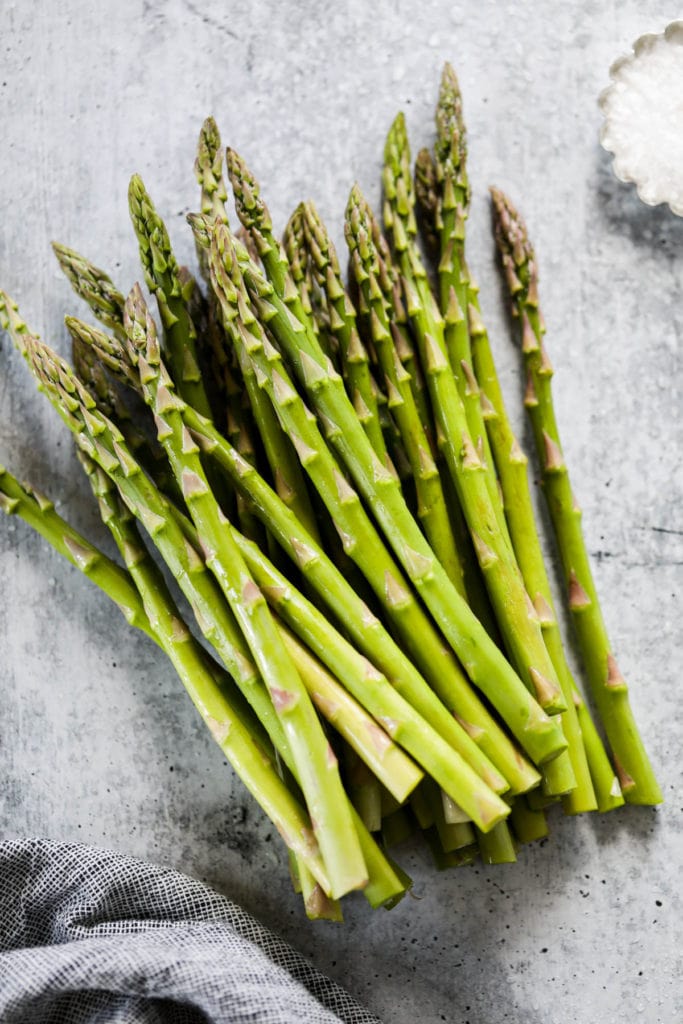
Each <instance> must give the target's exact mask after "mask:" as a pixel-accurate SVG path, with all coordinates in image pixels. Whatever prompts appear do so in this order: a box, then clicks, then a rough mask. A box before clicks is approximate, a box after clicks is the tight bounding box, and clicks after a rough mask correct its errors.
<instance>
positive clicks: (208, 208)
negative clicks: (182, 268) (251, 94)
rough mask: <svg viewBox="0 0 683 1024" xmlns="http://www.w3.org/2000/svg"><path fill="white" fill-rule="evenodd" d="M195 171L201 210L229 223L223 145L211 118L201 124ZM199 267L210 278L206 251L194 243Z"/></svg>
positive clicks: (206, 279)
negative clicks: (226, 207) (226, 206)
mask: <svg viewBox="0 0 683 1024" xmlns="http://www.w3.org/2000/svg"><path fill="white" fill-rule="evenodd" d="M194 173H195V177H196V179H197V184H198V185H199V188H200V202H201V211H202V213H203V214H204V216H205V217H208V218H209V219H210V220H212V221H213V220H219V221H223V222H224V223H225V224H227V223H228V217H227V214H226V212H225V204H226V202H227V199H228V193H227V189H226V187H225V182H224V180H223V146H222V144H221V136H220V132H219V131H218V125H217V124H216V122H215V121H214V119H213V118H212V117H207V118H206V120H205V121H204V123H203V124H202V127H201V131H200V132H199V141H198V143H197V156H196V158H195V162H194ZM197 259H198V260H199V268H200V270H201V272H202V276H203V278H204V280H205V281H208V279H209V265H208V261H207V258H206V252H205V250H204V249H203V248H202V247H201V246H200V245H198V246H197Z"/></svg>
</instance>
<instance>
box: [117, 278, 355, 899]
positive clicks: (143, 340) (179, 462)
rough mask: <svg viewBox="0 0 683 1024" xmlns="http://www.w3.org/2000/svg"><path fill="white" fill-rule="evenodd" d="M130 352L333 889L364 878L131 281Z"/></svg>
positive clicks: (269, 623) (324, 761)
mask: <svg viewBox="0 0 683 1024" xmlns="http://www.w3.org/2000/svg"><path fill="white" fill-rule="evenodd" d="M124 325H125V328H126V335H127V338H128V353H129V356H130V358H131V361H132V362H135V361H137V368H138V371H139V373H140V382H141V384H142V392H143V397H144V398H145V400H146V402H147V403H148V404H149V406H150V408H152V409H153V411H154V417H155V422H156V425H157V434H158V437H159V440H160V441H161V444H162V445H163V447H164V449H165V451H166V454H167V455H168V459H169V462H170V463H171V467H172V468H173V471H174V473H175V476H176V479H177V481H178V483H179V484H180V487H181V490H182V492H183V496H184V498H185V502H186V504H187V507H188V509H189V511H190V515H191V516H192V519H193V521H194V525H195V527H196V529H197V532H198V534H199V539H200V543H201V546H202V549H203V552H204V557H205V560H206V564H207V565H208V567H209V568H210V570H211V572H212V573H213V574H214V576H215V577H216V579H217V581H218V584H219V586H220V588H221V590H222V592H223V594H224V596H225V598H226V600H227V601H228V604H229V605H230V608H231V610H232V612H233V615H234V616H235V618H236V620H237V622H238V624H239V627H240V629H241V631H242V633H243V634H244V637H245V639H246V641H247V644H248V645H249V650H250V651H251V655H252V657H253V659H254V661H255V663H256V665H257V666H258V669H259V672H260V674H261V677H262V678H263V680H264V681H265V683H266V685H267V686H268V691H269V693H270V696H271V699H272V701H273V706H274V708H275V711H276V713H277V715H278V717H279V719H280V721H281V723H282V726H283V728H284V731H285V734H286V736H287V740H288V742H289V746H290V748H291V751H292V757H293V759H294V763H295V765H296V769H297V778H298V780H299V783H300V785H301V787H302V790H303V793H304V796H305V798H306V803H307V805H308V807H309V809H310V812H311V817H312V820H313V821H314V823H315V825H314V827H315V829H316V835H317V837H318V842H319V844H320V848H321V851H322V855H323V859H324V861H325V864H326V865H327V867H328V871H329V874H330V882H331V884H332V895H333V896H335V897H338V896H341V895H343V894H344V893H345V892H348V891H349V890H350V889H354V888H360V887H362V886H363V885H364V884H365V883H366V882H367V874H366V870H365V865H364V862H363V857H362V853H361V850H360V846H359V843H358V839H357V837H356V834H355V831H354V827H353V824H352V821H351V817H350V814H349V811H348V804H347V803H346V801H345V799H344V793H343V789H342V785H341V780H340V777H339V772H338V766H337V761H336V758H335V757H334V754H333V753H332V751H331V748H330V746H329V743H328V742H327V740H326V738H325V735H324V733H323V731H322V728H321V726H320V722H319V720H318V718H317V715H316V713H315V710H314V708H313V705H312V703H311V701H310V698H309V696H308V694H307V692H306V689H305V687H304V685H303V683H302V682H301V678H300V676H299V674H298V672H297V670H296V668H295V667H294V664H293V662H292V660H291V657H290V655H289V654H288V652H287V650H286V648H285V646H284V644H283V643H282V640H281V638H280V636H279V635H278V632H277V628H276V626H275V623H274V621H273V619H272V617H271V614H270V611H269V609H268V606H267V604H266V601H265V598H264V597H263V594H262V593H261V591H260V590H259V588H258V586H257V585H256V583H255V582H254V580H253V578H252V577H251V575H250V573H249V570H248V569H247V567H246V565H245V563H244V560H243V559H242V557H241V555H240V553H239V550H238V548H237V546H236V544H235V543H234V540H233V539H232V535H231V533H230V531H229V530H226V529H225V519H224V517H223V516H222V514H221V511H220V508H219V506H218V503H217V502H216V499H215V498H214V496H213V494H212V492H211V488H210V486H209V483H208V480H207V478H206V474H205V473H204V469H203V467H202V463H201V460H200V458H199V448H198V447H197V445H196V443H195V442H194V441H193V440H192V438H191V436H190V434H189V431H188V430H187V427H186V426H185V425H184V423H183V419H182V416H181V413H180V407H181V406H182V405H183V403H182V401H180V400H179V399H177V398H176V396H175V393H174V386H173V382H172V381H171V379H170V378H169V377H168V375H167V374H166V373H165V372H164V370H163V366H162V364H161V354H160V349H159V343H158V340H157V336H156V327H155V324H154V321H153V320H152V318H151V317H150V315H149V312H148V310H147V307H146V305H145V302H144V299H143V297H142V292H141V291H140V289H139V287H138V286H136V287H135V288H134V289H133V291H132V292H131V294H130V295H129V297H128V299H127V300H126V309H125V316H124Z"/></svg>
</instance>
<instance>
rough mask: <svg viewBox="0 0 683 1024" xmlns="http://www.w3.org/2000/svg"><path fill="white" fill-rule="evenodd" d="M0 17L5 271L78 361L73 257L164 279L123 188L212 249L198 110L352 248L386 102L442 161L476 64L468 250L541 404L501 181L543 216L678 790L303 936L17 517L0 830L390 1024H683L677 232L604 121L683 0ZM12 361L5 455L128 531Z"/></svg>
mask: <svg viewBox="0 0 683 1024" xmlns="http://www.w3.org/2000/svg"><path fill="white" fill-rule="evenodd" d="M2 13H3V18H2V21H3V31H2V35H1V37H0V50H1V52H2V61H1V65H0V97H1V100H0V102H1V104H2V147H1V148H0V196H1V202H2V220H1V228H0V281H1V284H2V286H3V287H4V288H6V289H7V290H8V291H9V292H10V293H11V294H13V295H14V296H16V298H17V299H18V300H19V301H20V302H21V305H22V308H23V310H24V312H25V315H26V317H27V319H29V320H30V322H31V323H32V324H33V325H35V327H36V328H37V329H38V330H39V331H40V332H41V333H42V334H43V335H44V336H46V337H48V338H50V339H51V340H52V341H53V342H54V343H55V344H56V345H57V346H61V347H62V348H64V347H65V338H64V330H63V328H62V326H61V317H62V314H63V313H64V311H66V310H71V311H74V310H75V309H77V308H78V303H77V302H76V301H75V300H74V299H73V298H72V297H71V294H70V291H69V288H68V286H67V285H66V283H65V282H64V281H63V280H62V279H61V278H60V276H59V274H58V271H57V269H56V266H55V264H54V262H53V260H52V258H51V253H50V251H49V248H48V243H49V240H50V239H52V238H57V239H59V240H62V241H64V242H66V243H68V244H71V245H73V246H75V247H76V248H78V249H81V250H82V251H84V252H85V253H87V254H89V255H90V257H91V258H93V259H94V260H95V261H96V262H98V263H100V264H101V265H104V266H106V267H108V268H110V269H111V270H112V272H113V273H114V274H115V276H116V278H117V279H118V280H119V281H120V282H121V283H122V286H124V287H128V286H129V285H130V284H131V283H132V282H133V281H134V280H135V278H136V276H137V275H138V274H139V271H138V269H137V266H136V247H135V243H134V239H133V236H132V232H131V230H130V227H129V224H128V219H127V212H126V188H127V183H128V178H129V176H130V174H131V173H132V172H133V171H139V172H140V173H141V174H142V175H143V177H144V178H145V180H146V182H147V184H148V186H149V188H150V190H151V192H152V194H153V195H154V197H155V199H156V201H157V203H158V206H159V208H160V210H161V211H163V213H164V215H165V216H166V217H167V220H168V224H169V227H170V229H171V232H172V235H173V239H174V242H175V243H176V244H177V248H178V250H179V252H180V254H181V255H182V256H183V257H184V258H186V259H188V260H192V258H193V255H192V245H191V240H190V237H189V233H188V230H187V228H186V226H185V223H184V215H185V213H186V212H187V211H188V210H189V209H192V208H193V207H194V206H195V204H196V189H195V184H194V180H193V177H192V171H191V165H192V159H193V148H194V145H195V139H196V135H197V132H198V129H199V126H200V123H201V119H202V118H203V117H204V116H205V115H206V114H207V113H209V112H211V113H213V114H214V115H215V116H216V117H217V119H218V120H219V122H220V125H221V129H222V132H223V135H224V138H225V140H227V141H229V142H230V143H231V144H233V145H235V146H236V148H238V149H240V150H241V151H243V152H244V154H245V155H246V156H247V158H248V159H249V160H250V162H251V163H252V165H253V167H254V169H255V170H256V172H257V173H258V174H259V175H260V177H261V179H262V182H263V185H264V188H265V190H266V194H267V196H268V198H269V200H270V202H271V207H272V211H273V214H274V216H275V218H276V222H277V224H278V225H280V226H282V225H283V224H284V220H285V217H286V215H287V213H288V211H289V209H290V208H291V207H292V206H293V204H294V203H295V202H296V201H298V200H299V199H300V198H302V197H304V196H309V195H310V196H312V197H314V198H315V199H316V200H317V202H318V204H319V206H320V208H321V210H322V213H323V215H324V216H325V217H326V218H327V219H329V220H330V221H331V223H333V224H334V225H336V228H337V236H338V237H341V232H340V224H341V215H342V211H343V207H344V203H345V198H346V195H347V192H348V189H349V187H350V185H351V183H352V181H353V180H354V179H358V180H359V181H360V182H361V184H362V185H363V186H364V188H366V189H367V191H368V192H369V194H370V196H371V198H373V199H376V198H377V196H378V193H379V161H380V154H381V146H382V140H383V136H384V133H385V131H386V129H387V127H388V125H389V123H390V120H391V118H392V116H393V114H394V113H395V111H396V110H397V109H398V108H399V107H402V108H404V109H405V111H406V113H407V117H408V123H409V127H410V131H411V135H412V139H413V143H414V146H415V148H416V149H417V147H418V145H423V144H427V143H429V142H430V140H431V137H432V110H433V104H434V100H435V95H436V90H437V84H438V76H439V72H440V68H441V64H442V62H443V60H444V59H450V60H451V61H453V62H454V63H455V65H456V67H457V69H458V72H459V75H460V78H461V84H462V88H463V92H464V98H465V104H466V114H467V120H468V123H469V129H470V153H471V156H470V167H471V178H472V182H473V185H474V190H475V193H474V202H473V211H472V218H471V262H472V265H473V267H474V268H475V270H476V273H477V274H478V275H479V277H480V279H481V285H482V301H483V306H484V309H485V312H486V315H487V318H488V320H489V323H490V325H491V328H492V331H493V335H494V339H495V345H496V355H497V358H498V361H499V364H500V369H501V374H502V377H503V382H504V386H505V390H506V394H507V396H508V399H509V402H510V404H511V406H512V407H513V408H514V409H515V410H519V406H520V402H519V397H520V376H519V366H518V359H517V354H516V352H515V351H514V349H513V346H512V345H511V344H510V342H509V340H508V338H507V335H506V330H505V318H504V316H503V306H502V298H501V293H500V290H499V284H498V280H497V276H496V273H495V270H494V262H493V252H492V243H491V238H490V232H489V219H488V210H487V202H486V195H485V188H486V186H487V185H488V184H489V183H492V182H496V183H498V184H500V185H502V186H503V187H506V188H507V189H509V190H510V192H511V194H512V195H513V196H514V197H516V198H517V199H518V201H519V203H520V205H521V206H522V207H523V210H524V212H525V214H526V217H527V220H528V223H529V225H530V228H531V230H532V232H533V236H534V238H535V239H536V242H537V247H538V251H539V256H540V262H541V271H542V286H543V298H544V304H545V309H546V315H547V320H548V324H549V346H550V350H551V354H552V359H553V362H554V364H555V367H556V371H557V376H556V389H557V396H558V412H559V417H560V422H561V427H562V431H563V437H564V438H565V448H566V451H567V456H568V460H569V464H570V466H571V467H572V472H573V474H574V477H575V485H576V490H577V493H578V495H579V496H580V500H581V503H582V505H583V507H584V510H585V525H586V531H587V535H588V542H589V546H590V550H591V551H592V552H593V553H594V563H595V571H596V576H597V583H598V587H599V590H600V592H601V593H602V594H603V595H604V604H605V612H606V616H607V619H608V625H609V628H610V630H611V634H612V636H613V640H614V645H615V648H616V650H617V651H618V654H619V660H620V664H621V666H622V669H623V670H624V672H625V674H626V675H627V677H628V678H629V679H630V680H631V683H632V698H633V704H634V706H635V709H636V712H637V715H638V719H639V721H640V723H641V724H642V731H643V733H644V735H645V737H646V739H647V742H648V744H649V747H650V750H651V752H652V756H653V759H654V762H655V764H656V767H657V770H658V772H659V775H660V778H661V780H662V783H663V786H664V791H665V794H666V803H665V805H664V806H663V807H662V808H661V809H659V810H657V811H653V810H650V809H629V810H627V811H625V812H624V813H620V814H615V815H613V816H610V817H607V818H602V819H597V818H593V819H591V820H567V819H564V820H562V819H561V818H558V817H554V818H553V822H552V831H553V834H552V838H551V840H550V841H549V842H547V843H545V844H543V846H541V847H536V848H532V849H525V850H524V851H523V852H522V854H521V856H520V858H519V863H518V864H517V865H516V866H509V867H502V868H498V869H490V870H485V869H483V868H478V869H475V870H462V871H457V872H453V873H450V874H449V873H447V874H441V875H439V874H436V873H435V872H434V871H433V869H432V867H431V866H430V864H429V863H428V861H427V858H426V857H425V855H424V854H423V853H422V852H421V851H419V850H417V849H409V850H408V851H406V854H405V857H404V861H405V866H406V867H407V869H408V870H409V871H410V872H411V873H412V874H413V876H414V878H415V898H408V899H406V900H405V901H404V902H403V903H402V904H401V906H400V907H398V908H397V909H396V910H394V911H393V912H392V913H390V914H387V913H384V912H382V913H370V912H369V911H368V910H367V909H366V907H365V905H364V903H363V901H362V900H361V899H354V900H351V901H350V903H349V907H348V910H347V922H346V924H345V925H344V926H343V927H334V926H326V925H310V924H308V923H306V921H305V919H304V918H303V915H302V912H301V909H300V907H299V904H298V902H297V900H296V899H295V898H294V896H293V895H292V893H291V891H290V887H289V884H288V878H287V868H286V861H285V858H284V857H283V854H282V849H281V846H280V844H279V841H278V839H277V837H275V836H273V834H272V831H271V830H270V829H269V828H268V826H267V825H266V824H264V822H263V820H262V818H261V815H260V813H259V812H258V809H257V808H256V807H255V806H254V805H253V804H252V803H251V802H250V801H249V800H248V799H247V798H246V797H245V796H244V794H243V792H242V791H241V789H240V787H239V786H238V785H236V784H234V783H233V780H232V778H231V774H230V771H229V770H228V769H227V768H226V767H225V766H224V764H223V762H222V759H221V756H220V753H219V752H218V751H217V748H215V747H214V746H213V745H212V743H211V742H210V740H209V738H208V736H207V735H206V734H205V733H204V731H203V730H202V728H201V727H200V724H199V723H198V721H197V719H196V717H195V715H194V713H193V711H192V708H191V707H190V705H189V702H188V700H187V699H186V698H185V696H184V694H183V692H182V690H181V688H180V687H179V685H178V683H177V682H176V680H175V679H174V678H173V675H172V673H171V672H170V670H169V669H168V667H167V666H166V665H165V664H164V662H163V660H162V659H161V658H160V657H159V656H158V654H157V652H156V651H155V650H154V649H153V648H152V646H151V645H150V644H149V643H148V642H146V641H145V639H144V638H143V637H141V636H137V635H134V634H133V633H132V631H130V630H129V629H128V628H127V627H126V625H125V624H124V623H123V621H122V620H121V619H120V618H119V617H118V615H117V614H116V613H115V612H114V611H113V610H112V608H111V607H110V605H109V604H108V603H107V600H106V599H105V598H104V597H102V596H100V595H99V594H98V593H96V592H94V590H93V589H91V588H90V586H89V584H88V583H87V582H86V581H85V580H83V579H81V578H79V577H78V575H77V574H76V573H75V572H74V571H72V570H71V569H70V568H68V567H66V566H65V565H63V564H61V563H60V561H59V559H58V557H57V556H55V555H54V554H53V553H52V552H51V551H50V550H49V549H48V548H47V547H46V545H45V544H43V543H42V542H41V541H39V540H37V539H36V537H34V536H32V535H31V533H30V532H29V530H28V529H27V528H25V527H24V526H23V525H22V524H21V523H14V522H13V521H6V520H5V521H2V522H0V578H1V579H2V587H1V590H0V680H1V685H2V707H3V713H2V739H1V741H0V778H1V779H2V784H1V786H0V801H1V806H0V823H1V827H2V834H3V835H5V836H11V835H25V834H41V835H48V836H53V837H55V838H60V839H66V840H83V841H86V842H91V843H96V844H104V845H109V846H113V847H115V848H117V849H120V850H125V851H127V852H129V853H133V854H138V855H141V856H143V857H148V858H152V859H154V860H157V861H163V862H166V863H170V864H173V865H174V866H175V867H177V868H180V869H182V870H184V871H186V872H189V873H190V874H193V875H195V876H197V877H199V878H203V879H207V880H208V881H210V882H211V883H213V884H214V885H215V886H217V888H219V889H220V890H221V891H223V892H226V893H228V894H230V895H231V896H233V897H235V898H236V899H238V900H241V901H242V902H243V903H244V905H245V906H246V907H247V908H248V909H249V910H251V911H252V912H253V913H255V914H256V915H257V916H258V917H259V918H260V919H261V920H263V921H265V922H266V923H268V924H270V925H271V926H272V927H273V928H275V929H276V930H277V931H279V932H280V933H281V934H283V935H284V936H285V937H287V938H288V939H290V940H291V941H292V942H293V943H294V944H295V945H296V946H297V947H298V948H299V949H301V950H302V951H303V952H304V953H306V954H308V955H309V956H310V957H311V958H312V959H313V960H314V961H315V962H316V963H317V964H318V965H319V966H320V967H321V968H323V969H324V970H326V971H328V972H329V973H330V974H332V975H333V976H334V977H335V978H337V979H339V980H341V981H342V982H343V983H345V984H346V985H347V986H348V987H349V988H350V989H351V990H352V991H353V992H354V993H355V994H356V995H357V996H358V997H359V998H361V999H363V1000H365V1001H366V1002H367V1004H368V1005H369V1006H370V1007H371V1008H372V1009H373V1010H375V1011H376V1012H377V1013H378V1014H380V1015H381V1016H383V1017H384V1018H385V1019H386V1020H387V1021H392V1022H395V1024H411V1022H413V1021H420V1022H423V1024H437V1022H439V1021H449V1022H458V1024H464V1022H467V1021H469V1022H470V1024H498V1022H503V1021H505V1022H511V1024H521V1022H524V1024H591V1022H597V1021H600V1022H601V1024H610V1022H616V1021H621V1020H631V1021H635V1020H642V1021H644V1022H647V1024H659V1022H662V1024H671V1022H674V1021H676V1020H681V1019H682V1018H683V1005H682V1003H681V961H680V959H679V956H680V941H681V932H680V915H681V904H680V888H679V877H680V871H681V841H682V838H681V817H680V810H681V804H680V802H681V788H680V783H681V768H680V760H681V758H680V755H681V728H680V712H681V696H680V695H681V679H680V675H681V668H682V661H681V656H680V651H681V646H682V643H683V630H682V629H681V606H680V588H681V566H682V565H683V513H682V511H681V508H682V504H681V499H682V498H683V482H682V479H681V456H682V453H683V446H682V441H683V417H682V416H681V335H682V325H683V320H682V314H681V301H680V297H681V288H682V285H683V256H682V252H683V220H676V219H674V218H673V217H672V216H671V215H670V214H668V212H665V211H663V210H661V209H656V210H651V209H647V208H645V207H643V206H641V205H640V204H639V203H638V202H637V200H636V199H635V198H634V196H633V194H632V192H631V191H630V190H629V189H628V188H625V187H624V186H622V185H620V184H618V183H617V182H616V181H615V180H613V178H612V176H611V174H610V169H609V163H608V159H607V157H606V156H605V155H604V154H603V153H602V152H601V150H600V149H599V146H598V143H597V133H598V128H599V114H598V110H597V107H596V98H597V95H598V93H599V91H600V90H601V89H602V88H603V87H604V86H605V84H606V82H607V68H608V66H609V64H610V62H611V60H612V58H613V57H614V56H616V55H617V54H619V53H621V52H623V51H625V50H626V49H628V47H629V45H630V43H631V41H632V40H634V39H635V38H636V37H637V36H638V35H640V34H641V33H642V32H644V31H648V30H661V29H662V28H663V27H664V25H666V23H667V22H668V21H670V20H672V19H674V18H675V17H676V16H677V15H678V13H679V11H678V8H677V5H675V4H673V3H654V2H649V0H648V2H645V0H627V2H620V3H617V2H616V0H608V2H606V3H603V4H597V3H592V2H590V0H583V2H578V3H574V4H567V3H560V2H558V0H551V2H546V3H544V4H537V3H531V2H524V3H516V4H512V3H508V4H502V3H496V2H494V0H480V2H478V3H474V2H459V3H450V2H449V3H445V2H436V3H423V4H415V3H412V4H408V3H404V2H399V0H396V2H391V3H390V2H384V0H382V2H375V3H373V4H366V3H363V2H361V0H353V2H351V3H347V4H343V3H333V2H328V0H325V2H321V3H313V2H294V0H289V2H282V3H280V4H268V3H266V2H264V0H258V2H252V3H248V4H236V3H224V2H221V0H202V2H201V3H199V2H198V0H170V2H167V3H163V2H161V0H116V2H109V0H101V2H100V3H97V4H88V3H85V2H83V0H52V2H51V3H47V2H44V0H43V2H39V3H26V2H19V0H17V2H11V0H5V2H4V3H3V5H2ZM81 312H82V310H81ZM1 344H2V351H1V352H0V460H2V461H3V462H7V463H8V464H9V465H11V466H12V467H13V468H14V469H15V470H16V471H17V472H18V473H20V474H23V475H25V476H26V477H27V478H30V479H31V480H32V481H34V482H35V483H36V484H39V485H40V486H41V487H42V488H43V489H44V490H46V491H48V492H50V493H51V494H52V495H55V496H58V497H59V499H60V502H61V503H62V506H63V508H64V510H65V511H66V512H68V514H69V516H71V517H72V518H73V519H74V521H75V522H77V523H78V524H80V526H81V527H82V528H83V529H84V530H86V531H87V532H88V534H89V535H90V536H91V537H92V538H93V539H94V540H95V541H98V542H101V543H103V544H106V543H107V538H106V537H105V536H104V534H103V529H102V526H101V525H100V523H99V522H98V520H97V514H96V512H95V511H94V509H93V505H92V502H91V500H90V499H89V495H88V491H87V487H86V485H85V484H84V482H83V480H82V478H81V474H80V471H79V468H78V466H77V464H76V462H75V460H74V457H73V453H72V449H71V445H70V443H69V439H68V438H67V437H66V436H65V432H64V430H63V429H62V427H61V425H60V424H59V423H58V422H57V420H56V418H55V416H54V415H53V414H52V412H51V410H50V409H49V407H48V406H47V403H46V402H45V401H44V399H42V398H40V397H39V396H38V395H36V394H35V392H34V390H33V386H32V384H31V382H30V381H29V380H28V377H27V374H26V372H25V370H24V368H23V366H21V365H20V364H19V362H18V360H17V357H16V356H15V354H14V353H13V352H12V351H11V349H10V347H9V345H8V343H7V342H6V340H3V341H2V343H1ZM518 421H519V423H520V427H521V426H522V420H521V416H520V417H518Z"/></svg>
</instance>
